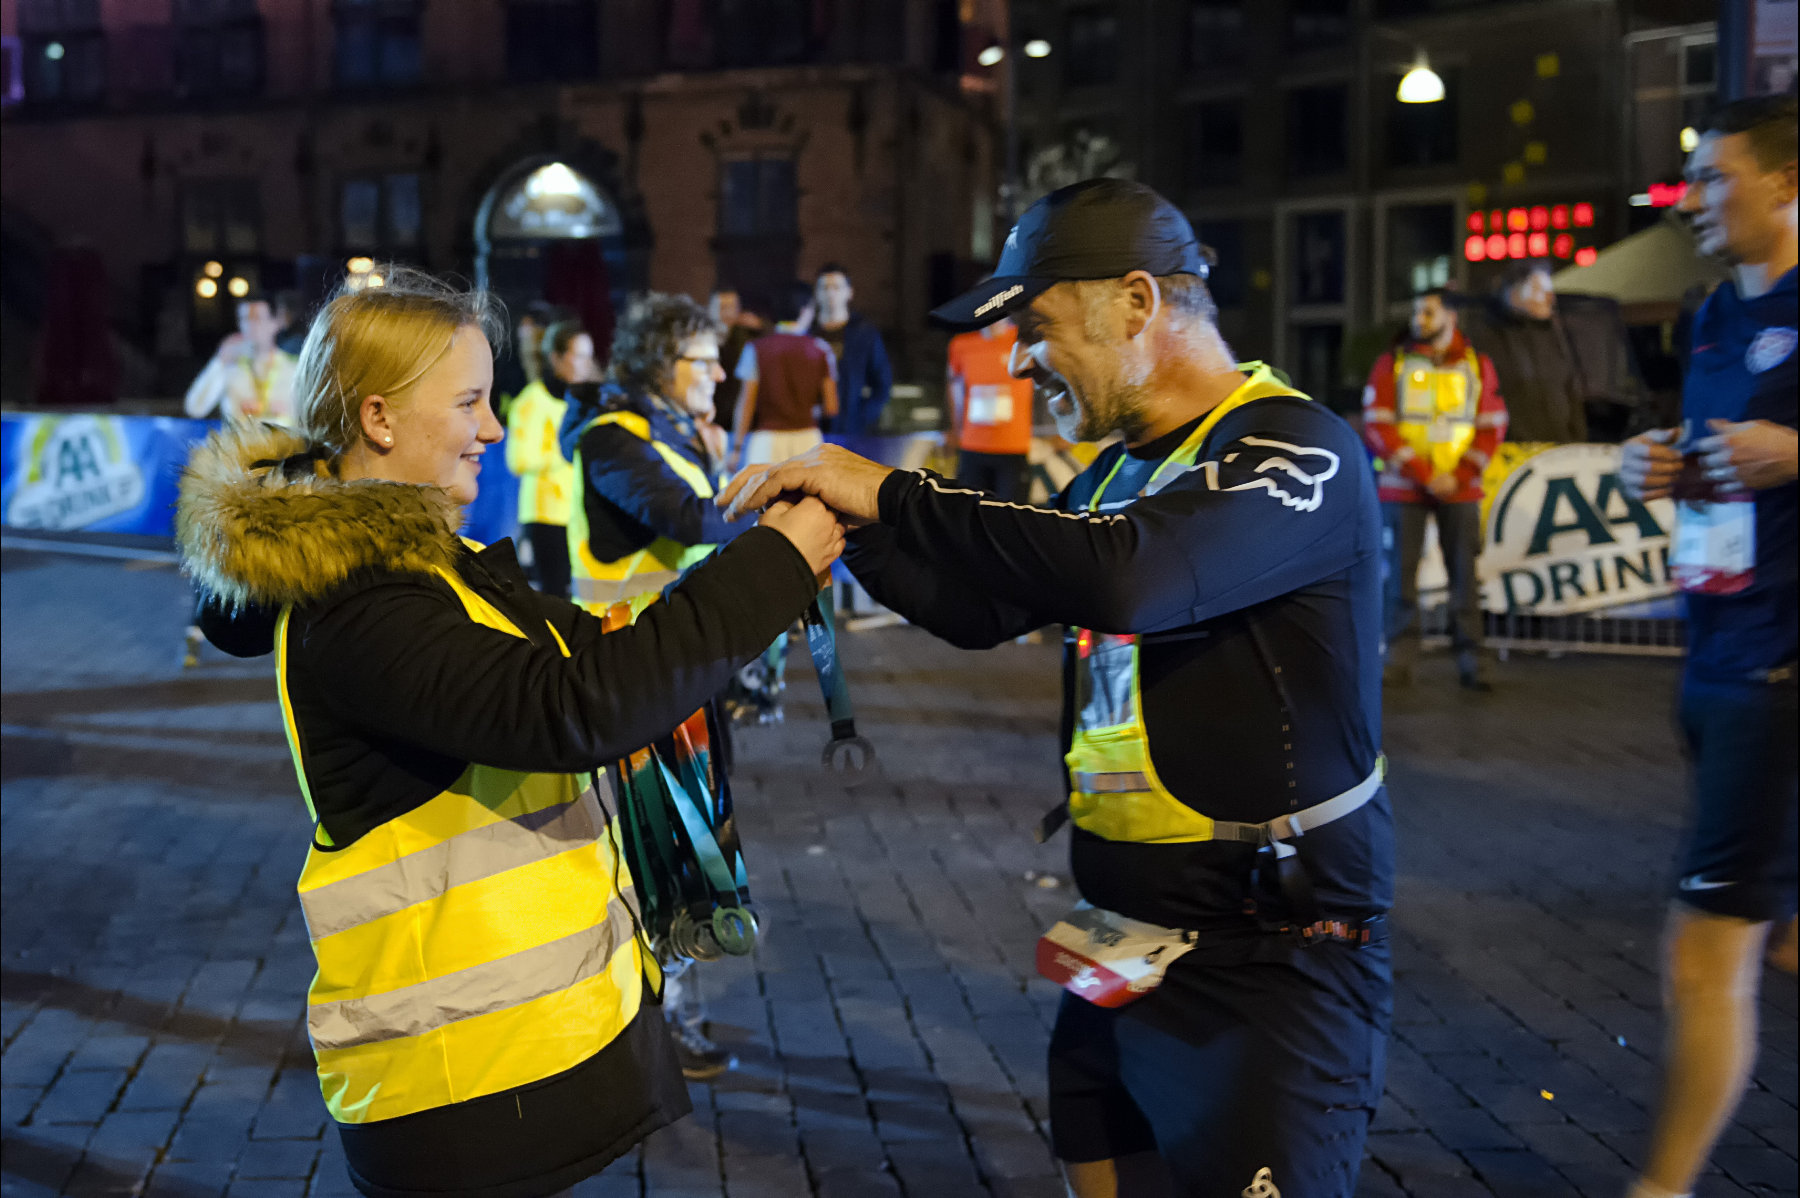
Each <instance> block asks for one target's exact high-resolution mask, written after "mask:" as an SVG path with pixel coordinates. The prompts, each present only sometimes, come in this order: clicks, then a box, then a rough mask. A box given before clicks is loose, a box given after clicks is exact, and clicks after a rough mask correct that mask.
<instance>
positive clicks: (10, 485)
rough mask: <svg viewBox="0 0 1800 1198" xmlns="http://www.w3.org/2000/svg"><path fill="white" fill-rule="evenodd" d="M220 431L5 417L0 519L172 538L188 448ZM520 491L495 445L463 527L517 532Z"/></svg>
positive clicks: (0, 425)
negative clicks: (178, 492)
mask: <svg viewBox="0 0 1800 1198" xmlns="http://www.w3.org/2000/svg"><path fill="white" fill-rule="evenodd" d="M218 427H219V425H218V421H216V420H188V419H184V418H180V417H172V416H112V415H102V414H96V413H86V412H79V413H69V414H55V415H51V414H42V413H36V414H28V413H22V412H6V413H0V523H4V524H5V525H6V526H7V527H9V528H21V529H24V528H29V529H46V530H51V531H56V532H109V533H136V534H139V535H143V536H163V537H166V536H171V535H173V534H174V531H175V495H176V488H177V487H178V486H179V484H180V481H181V471H182V468H183V467H184V466H186V465H187V459H188V453H189V452H190V450H191V449H192V448H193V446H194V445H195V443H197V442H199V441H200V440H202V439H203V438H205V437H206V436H207V435H208V434H210V433H211V432H212V431H213V430H214V429H216V428H218ZM518 494H519V483H518V480H517V479H516V478H514V477H513V476H512V475H511V474H509V473H508V472H507V469H506V459H505V455H504V454H503V453H500V452H498V447H496V452H494V453H493V454H491V455H490V456H488V457H487V458H486V459H485V461H484V465H483V468H482V471H481V495H480V498H479V499H477V500H476V502H475V503H474V504H473V505H472V506H471V507H470V509H469V517H468V520H467V521H466V522H465V527H464V530H463V531H464V532H465V533H467V535H469V536H470V537H472V538H474V539H475V540H477V541H482V542H491V541H498V540H500V539H501V538H503V537H510V536H513V535H515V534H516V533H517V531H518Z"/></svg>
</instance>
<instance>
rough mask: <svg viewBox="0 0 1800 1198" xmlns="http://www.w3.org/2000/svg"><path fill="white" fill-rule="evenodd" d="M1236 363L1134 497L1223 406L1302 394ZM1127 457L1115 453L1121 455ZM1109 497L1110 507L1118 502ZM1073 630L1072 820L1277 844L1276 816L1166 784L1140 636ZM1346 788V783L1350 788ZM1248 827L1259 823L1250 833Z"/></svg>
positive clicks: (1159, 483) (1138, 834) (1118, 835)
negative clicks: (1209, 806)
mask: <svg viewBox="0 0 1800 1198" xmlns="http://www.w3.org/2000/svg"><path fill="white" fill-rule="evenodd" d="M1240 369H1243V370H1245V371H1247V372H1249V373H1250V377H1249V379H1247V380H1246V381H1245V382H1244V383H1243V385H1242V386H1240V387H1239V388H1238V389H1237V390H1236V391H1233V392H1232V393H1231V394H1230V395H1228V396H1226V397H1225V399H1224V400H1223V401H1221V402H1220V403H1219V404H1218V406H1217V407H1215V408H1213V410H1212V411H1210V412H1208V413H1207V414H1206V417H1205V419H1203V420H1202V421H1201V422H1200V424H1199V427H1197V428H1196V429H1195V430H1194V431H1193V433H1191V434H1190V435H1189V436H1188V438H1187V439H1186V440H1185V441H1183V442H1182V443H1181V447H1180V448H1178V449H1177V450H1176V451H1175V452H1174V453H1173V454H1171V455H1169V457H1168V458H1167V459H1166V460H1165V461H1163V462H1162V463H1161V464H1160V465H1158V466H1157V468H1156V470H1155V471H1154V472H1153V473H1152V474H1151V476H1150V479H1149V481H1148V482H1147V483H1146V484H1145V485H1144V489H1143V490H1142V491H1141V492H1140V493H1139V495H1140V497H1141V496H1143V495H1153V494H1155V493H1156V492H1158V491H1160V490H1161V489H1162V488H1163V487H1165V486H1167V485H1168V484H1169V482H1170V481H1172V480H1173V479H1175V478H1179V477H1180V476H1181V475H1182V474H1184V473H1186V472H1187V471H1189V470H1192V469H1194V468H1195V462H1196V460H1197V459H1198V458H1199V456H1200V451H1201V450H1202V449H1203V448H1204V447H1205V443H1206V439H1207V436H1208V435H1209V434H1210V433H1211V432H1212V430H1213V428H1214V427H1215V426H1216V425H1217V424H1218V422H1219V421H1220V420H1221V419H1223V418H1224V417H1225V415H1226V414H1227V413H1229V412H1231V411H1233V410H1235V409H1237V408H1240V407H1242V406H1244V405H1245V404H1247V403H1254V402H1255V401H1257V400H1259V399H1266V398H1270V397H1274V396H1283V395H1291V396H1294V397H1296V398H1299V399H1305V398H1307V397H1306V396H1304V395H1302V394H1301V393H1300V392H1298V391H1295V390H1293V389H1292V388H1290V387H1287V386H1285V385H1283V384H1282V383H1281V381H1280V380H1279V379H1277V378H1276V377H1275V375H1274V373H1273V372H1272V371H1270V370H1269V368H1268V367H1267V366H1265V365H1263V364H1262V363H1260V362H1246V363H1244V364H1243V365H1242V366H1241V367H1240ZM1123 460H1124V459H1123V458H1121V459H1120V463H1121V464H1122V463H1123ZM1117 472H1118V466H1115V467H1114V468H1113V471H1112V473H1109V474H1108V475H1107V477H1106V480H1105V481H1104V482H1102V483H1101V484H1100V486H1099V487H1098V488H1096V490H1095V492H1094V495H1093V498H1092V499H1090V500H1089V501H1088V510H1089V511H1094V510H1097V509H1098V508H1099V507H1100V504H1101V501H1102V497H1103V496H1104V494H1105V491H1106V487H1107V484H1108V483H1110V482H1111V481H1112V478H1113V475H1114V474H1116V473H1117ZM1109 506H1111V507H1113V508H1114V509H1115V510H1116V509H1117V508H1118V506H1119V505H1117V504H1113V505H1109ZM1072 639H1073V642H1074V651H1075V656H1076V662H1075V686H1076V692H1075V713H1076V715H1075V733H1074V736H1073V737H1072V738H1071V740H1070V744H1069V751H1068V753H1067V754H1066V755H1065V757H1064V762H1065V764H1066V765H1067V766H1068V770H1069V783H1070V792H1069V816H1070V818H1071V819H1073V820H1074V822H1075V825H1076V827H1079V828H1081V829H1083V830H1085V831H1088V832H1091V833H1093V834H1094V835H1096V836H1099V837H1102V838H1104V839H1106V840H1122V841H1136V842H1140V843H1148V844H1178V843H1183V842H1191V841H1200V840H1214V839H1231V840H1242V839H1245V838H1246V837H1247V836H1250V835H1254V836H1259V837H1262V840H1261V843H1274V842H1278V841H1280V840H1282V839H1284V838H1285V837H1284V836H1278V835H1275V834H1274V827H1273V826H1274V825H1275V824H1276V823H1279V822H1281V821H1270V824H1269V825H1267V826H1265V825H1261V824H1256V825H1247V824H1246V825H1240V824H1234V823H1226V822H1215V821H1214V820H1212V819H1211V818H1209V817H1208V816H1206V815H1203V814H1202V813H1200V812H1199V811H1196V810H1194V808H1192V807H1190V806H1188V805H1187V804H1186V803H1184V802H1182V801H1181V800H1180V799H1178V798H1176V797H1175V795H1174V794H1173V793H1171V792H1170V790H1169V789H1168V787H1166V786H1165V785H1163V782H1162V780H1161V779H1160V778H1159V777H1158V776H1157V773H1156V765H1155V763H1154V762H1153V761H1152V759H1151V752H1150V743H1149V737H1148V734H1147V732H1146V731H1145V728H1144V714H1143V701H1142V695H1141V692H1140V690H1139V671H1138V638H1137V637H1135V636H1119V635H1109V634H1105V633H1097V632H1092V631H1090V630H1088V629H1074V630H1072ZM1378 788H1379V784H1377V789H1378ZM1359 789H1360V788H1359ZM1351 793H1352V792H1346V794H1347V795H1348V794H1351ZM1373 793H1374V789H1370V790H1369V791H1368V793H1367V794H1364V795H1363V796H1362V797H1361V798H1360V800H1358V801H1357V802H1356V804H1355V806H1360V805H1361V804H1362V803H1363V802H1367V801H1368V797H1369V795H1372V794H1373ZM1340 800H1343V801H1342V802H1340ZM1347 804H1348V800H1347V799H1346V798H1345V796H1344V795H1339V796H1334V797H1333V798H1330V799H1327V800H1325V802H1324V803H1322V804H1316V805H1315V806H1317V807H1319V808H1320V809H1321V810H1322V812H1324V813H1326V814H1329V816H1330V818H1339V817H1340V816H1342V815H1344V814H1347V813H1348V810H1354V807H1348V810H1345V808H1346V806H1347ZM1306 815H1307V813H1306V812H1305V811H1295V812H1290V813H1289V814H1288V815H1286V816H1283V817H1282V820H1291V819H1294V818H1297V817H1306ZM1321 822H1324V821H1321ZM1302 823H1304V824H1305V825H1306V826H1308V827H1310V826H1316V825H1315V824H1311V823H1307V822H1306V819H1305V818H1303V819H1302ZM1247 829H1256V830H1258V831H1254V832H1247V831H1246V830H1247ZM1265 831H1266V833H1267V834H1266V835H1265Z"/></svg>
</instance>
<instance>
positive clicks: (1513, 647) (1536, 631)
mask: <svg viewBox="0 0 1800 1198" xmlns="http://www.w3.org/2000/svg"><path fill="white" fill-rule="evenodd" d="M1449 612H1450V609H1449V608H1448V607H1447V606H1442V605H1440V606H1435V607H1429V608H1426V609H1425V610H1424V611H1422V612H1420V613H1419V618H1420V621H1421V625H1420V633H1421V636H1422V639H1423V643H1424V644H1425V645H1427V646H1442V645H1447V644H1449V641H1450V631H1449V629H1450V616H1449ZM1484 619H1485V623H1486V635H1487V646H1488V648H1490V649H1493V650H1494V651H1496V652H1498V653H1502V654H1504V653H1509V652H1521V653H1552V654H1555V653H1619V654H1631V655H1635V656H1640V657H1680V656H1682V655H1683V654H1684V653H1686V652H1687V625H1686V622H1685V621H1682V620H1673V619H1649V618H1645V617H1637V616H1608V615H1604V614H1595V615H1573V616H1534V615H1529V614H1526V613H1523V612H1486V613H1484Z"/></svg>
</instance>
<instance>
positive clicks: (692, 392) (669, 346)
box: [562, 291, 748, 614]
mask: <svg viewBox="0 0 1800 1198" xmlns="http://www.w3.org/2000/svg"><path fill="white" fill-rule="evenodd" d="M723 378H724V371H723V370H722V369H721V368H720V366H719V333H718V327H717V326H716V325H715V324H713V322H712V319H711V318H710V317H709V316H708V315H707V313H706V309H705V308H702V307H701V306H700V305H699V304H697V303H695V302H694V301H693V300H691V299H689V298H688V297H687V296H685V295H665V294H662V293H660V292H654V291H652V292H647V293H645V294H643V295H639V296H635V297H633V299H632V301H631V303H630V305H629V306H628V307H627V310H626V312H625V315H624V316H623V317H622V318H621V319H620V321H619V324H618V327H617V328H616V330H615V331H614V333H613V344H612V352H611V355H610V358H609V363H608V367H607V382H606V384H605V385H603V386H598V387H585V388H579V389H577V390H576V391H575V392H574V393H572V395H571V397H570V403H569V406H568V410H567V411H566V413H565V414H564V416H563V423H562V451H563V453H564V455H565V456H566V457H567V458H568V459H569V461H570V463H571V464H572V469H573V479H574V482H573V496H572V501H571V505H570V508H569V517H568V519H569V525H568V552H569V563H570V567H571V570H572V573H573V587H574V595H575V601H576V602H577V603H579V604H581V605H582V606H583V607H585V608H587V609H588V610H589V611H591V612H594V613H596V614H600V613H603V612H605V611H606V609H607V608H608V607H610V606H612V605H613V604H615V603H624V602H629V601H632V600H636V599H640V598H642V597H644V596H648V595H654V594H656V593H657V592H659V591H661V590H662V589H663V587H665V586H667V585H668V584H669V583H670V582H673V581H674V580H675V578H676V576H677V575H679V574H680V573H681V571H682V570H685V569H686V568H687V567H688V566H690V565H692V564H694V563H695V562H697V561H700V560H701V559H702V558H704V557H706V556H707V555H708V554H710V553H711V552H712V551H713V549H714V548H716V547H717V546H719V545H722V544H724V543H725V542H726V541H729V540H730V539H731V538H732V537H734V536H736V535H737V534H738V533H739V532H741V531H742V530H743V529H744V528H746V527H748V525H747V524H744V523H734V522H732V521H729V520H726V519H725V517H724V516H723V515H722V514H721V513H720V512H719V510H718V508H717V507H716V506H715V505H714V504H713V502H712V499H713V496H714V494H715V493H716V492H717V489H718V486H719V483H720V481H721V480H720V471H721V469H722V464H723V461H724V455H725V431H724V430H723V429H721V428H719V427H718V425H717V424H715V423H714V422H713V419H712V417H713V396H714V394H715V392H716V389H717V387H718V384H719V383H720V381H722V379H723Z"/></svg>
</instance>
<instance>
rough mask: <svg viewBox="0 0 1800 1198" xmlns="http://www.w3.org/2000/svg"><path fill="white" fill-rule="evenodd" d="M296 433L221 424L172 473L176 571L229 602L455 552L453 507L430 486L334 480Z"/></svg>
mask: <svg viewBox="0 0 1800 1198" xmlns="http://www.w3.org/2000/svg"><path fill="white" fill-rule="evenodd" d="M310 448H311V447H310V446H309V444H308V442H307V441H306V439H305V438H304V437H302V436H300V435H299V434H298V433H295V432H293V431H291V430H289V429H285V428H281V427H278V426H276V425H272V424H246V425H241V426H235V427H232V426H228V427H226V428H224V429H222V430H220V431H219V432H216V433H214V434H213V435H212V436H211V437H208V438H207V439H206V441H205V442H203V443H202V444H201V445H199V446H198V447H196V448H195V450H194V452H193V455H192V456H191V457H190V458H189V459H188V465H187V470H186V471H185V472H183V474H182V478H181V498H180V500H179V502H178V503H177V505H176V509H175V542H176V545H177V547H178V548H179V549H180V551H181V558H182V569H183V570H184V571H185V572H186V573H187V574H188V576H189V577H191V578H193V579H194V581H195V582H197V583H198V584H199V585H200V587H201V589H202V590H203V591H205V592H207V593H209V594H210V595H212V596H215V597H216V598H217V599H219V600H221V601H222V602H223V603H224V604H225V605H226V606H227V607H230V608H234V609H235V608H243V607H246V606H250V605H257V606H262V607H269V608H277V607H284V606H286V605H288V604H304V603H308V602H311V601H313V600H317V599H319V598H322V597H323V596H324V595H326V594H327V593H329V592H330V591H332V590H333V589H335V588H336V587H338V586H339V585H341V584H342V583H343V582H344V581H345V580H346V579H348V578H350V577H351V576H352V575H355V574H358V573H366V572H377V571H379V572H382V573H402V574H430V573H431V572H432V570H433V568H434V567H443V568H446V569H448V568H450V567H451V565H452V563H454V562H455V560H456V557H457V554H458V546H459V542H458V540H457V535H456V530H457V528H458V527H459V526H460V525H461V523H462V512H461V510H460V509H459V508H458V507H457V505H456V503H455V501H454V500H452V499H451V498H450V496H449V495H448V494H447V493H446V492H444V491H443V490H441V489H439V488H437V487H422V486H416V485H413V484H410V483H395V482H385V481H380V480H376V479H359V480H357V481H354V482H344V481H341V480H339V479H337V478H335V477H333V476H332V474H331V473H330V471H329V470H328V469H327V468H326V466H325V464H324V463H323V462H322V461H321V460H319V458H318V457H316V456H314V455H313V454H311V453H310V452H309V450H310Z"/></svg>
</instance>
